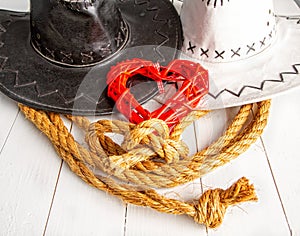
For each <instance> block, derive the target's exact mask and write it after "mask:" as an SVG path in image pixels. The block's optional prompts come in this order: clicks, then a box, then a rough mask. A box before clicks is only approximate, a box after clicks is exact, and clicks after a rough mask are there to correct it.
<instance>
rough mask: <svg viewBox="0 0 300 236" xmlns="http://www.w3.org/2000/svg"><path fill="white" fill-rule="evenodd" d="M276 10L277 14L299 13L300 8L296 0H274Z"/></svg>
mask: <svg viewBox="0 0 300 236" xmlns="http://www.w3.org/2000/svg"><path fill="white" fill-rule="evenodd" d="M274 11H275V13H276V14H277V15H299V13H300V8H299V7H298V5H297V4H296V2H295V1H294V0H274Z"/></svg>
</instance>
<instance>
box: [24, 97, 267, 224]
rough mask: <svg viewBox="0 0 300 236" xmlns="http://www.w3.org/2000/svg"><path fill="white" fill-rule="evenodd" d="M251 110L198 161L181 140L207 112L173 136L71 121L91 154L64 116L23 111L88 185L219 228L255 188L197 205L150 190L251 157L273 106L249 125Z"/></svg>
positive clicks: (153, 124)
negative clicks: (83, 134)
mask: <svg viewBox="0 0 300 236" xmlns="http://www.w3.org/2000/svg"><path fill="white" fill-rule="evenodd" d="M252 106H253V104H251V105H245V106H243V107H241V109H240V111H239V113H238V114H237V115H236V117H235V118H234V120H233V122H232V124H231V125H230V126H229V127H228V129H227V130H226V132H225V133H224V135H223V136H222V137H220V138H219V139H218V140H217V141H216V142H215V143H213V144H212V145H210V146H209V147H207V148H206V149H204V150H202V151H200V152H198V153H196V154H195V155H193V156H189V155H188V154H189V151H188V147H187V145H186V144H184V142H183V141H182V140H180V136H181V134H182V132H183V131H184V129H185V128H186V127H187V126H188V125H190V124H191V123H192V122H193V121H195V120H197V119H199V118H200V117H202V116H204V115H206V114H207V113H208V111H195V112H192V113H191V114H190V115H189V116H187V117H186V118H185V119H183V121H182V122H181V123H180V124H179V125H177V126H176V127H175V128H174V129H173V130H172V132H170V130H169V129H168V127H167V125H166V124H165V123H164V122H163V121H161V120H157V119H153V120H149V121H145V122H142V123H141V124H139V125H134V124H130V123H127V122H123V121H117V120H114V121H111V120H99V121H98V122H95V123H92V124H91V123H90V122H89V120H88V119H86V118H84V117H74V116H67V117H68V118H69V119H70V120H72V121H73V122H74V123H75V124H77V125H78V126H79V127H80V128H82V130H83V131H84V132H86V143H87V144H88V146H89V149H87V148H85V147H84V146H82V145H80V144H79V143H77V142H76V141H75V139H74V137H73V136H72V135H71V134H70V133H69V131H68V130H67V128H66V127H65V125H64V123H63V121H62V119H61V117H60V115H59V114H55V113H51V112H44V111H37V110H34V109H32V108H29V107H26V106H23V105H20V109H21V111H22V112H23V113H24V114H25V116H26V117H27V119H29V120H30V121H31V122H33V123H34V124H35V125H36V126H37V128H39V129H40V130H41V131H42V132H43V133H44V134H46V135H47V137H48V138H49V139H50V140H51V142H52V143H53V145H54V147H55V149H56V151H57V152H58V153H59V155H60V156H61V157H62V159H63V160H64V161H65V162H66V163H67V164H68V165H69V166H70V168H71V170H72V171H73V172H74V173H76V174H77V175H78V176H79V177H81V178H82V179H83V180H84V181H85V182H87V183H88V184H90V185H92V186H94V187H96V188H98V189H101V190H104V191H106V192H109V193H110V194H113V195H115V196H117V197H119V198H121V199H122V200H123V201H125V202H128V203H132V204H135V205H142V206H149V207H151V208H153V209H156V210H158V211H161V212H167V213H172V214H186V215H189V216H191V217H193V218H194V220H195V221H196V222H198V223H203V224H206V225H207V226H209V227H217V226H218V225H219V224H220V223H221V222H222V219H223V217H224V214H225V211H226V208H227V207H228V206H230V205H234V204H237V203H240V202H243V201H249V200H256V199H257V198H256V195H255V192H254V187H253V185H250V184H249V182H248V180H247V179H245V178H242V179H240V180H239V181H238V182H237V183H235V184H234V185H233V186H232V187H230V188H229V189H227V190H221V189H216V190H209V191H207V192H205V193H204V194H203V195H202V196H201V198H200V200H199V201H198V203H186V202H181V201H178V200H174V199H167V198H165V197H163V196H161V195H159V194H157V193H156V192H155V191H154V190H152V189H149V186H152V187H172V186H176V185H179V184H183V183H187V182H189V181H191V180H194V179H196V178H199V177H201V176H203V175H204V174H206V173H208V172H210V171H211V170H213V169H215V168H217V167H219V166H222V165H224V164H225V163H227V162H229V161H231V160H233V159H234V158H236V157H237V156H238V155H240V154H241V153H243V152H244V151H246V150H247V149H248V148H249V147H250V145H251V144H252V143H254V142H255V141H256V140H257V138H258V137H260V135H261V133H262V131H263V129H264V127H265V126H266V122H267V118H268V114H269V108H270V101H264V102H260V103H258V104H257V112H256V114H255V116H254V118H253V119H252V121H251V122H250V123H249V124H248V125H246V121H247V120H248V118H249V116H251V109H252ZM107 133H115V134H120V135H123V136H124V141H123V143H122V144H121V145H119V144H117V143H116V142H114V140H112V139H111V138H109V137H108V136H107V135H106V134H107ZM91 169H99V170H101V171H104V172H106V173H107V174H108V175H113V176H114V177H117V178H119V179H120V180H123V181H126V182H128V181H130V182H131V184H130V185H128V184H121V183H118V182H117V181H115V180H113V179H112V178H109V177H104V176H100V175H97V176H96V175H95V174H94V173H93V171H91ZM132 184H135V185H136V187H133V186H132Z"/></svg>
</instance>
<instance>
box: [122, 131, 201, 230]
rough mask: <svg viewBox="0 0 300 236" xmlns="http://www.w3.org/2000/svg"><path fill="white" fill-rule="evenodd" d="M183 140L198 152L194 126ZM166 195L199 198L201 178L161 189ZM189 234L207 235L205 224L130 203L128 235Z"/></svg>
mask: <svg viewBox="0 0 300 236" xmlns="http://www.w3.org/2000/svg"><path fill="white" fill-rule="evenodd" d="M183 140H184V141H185V142H186V143H187V144H188V145H189V147H190V152H191V153H192V154H193V153H195V152H196V142H195V132H194V126H193V125H191V126H189V127H188V128H187V130H186V131H185V132H184V135H183ZM159 192H160V193H161V194H164V195H165V196H166V197H169V198H175V199H179V200H183V201H191V200H195V199H198V198H199V196H200V195H201V193H202V191H201V184H200V180H199V179H198V180H196V181H194V182H193V183H188V184H186V185H183V186H179V187H176V188H172V189H167V190H159ZM148 235H149V236H152V235H157V236H162V235H172V236H176V235H178V236H182V235H185V236H189V235H193V236H194V235H199V236H201V235H206V229H205V227H204V226H203V225H198V224H196V223H195V222H194V221H193V219H190V218H189V217H187V216H174V215H168V214H163V213H159V212H156V211H154V210H152V209H149V208H142V207H137V206H133V205H128V210H127V220H126V236H148Z"/></svg>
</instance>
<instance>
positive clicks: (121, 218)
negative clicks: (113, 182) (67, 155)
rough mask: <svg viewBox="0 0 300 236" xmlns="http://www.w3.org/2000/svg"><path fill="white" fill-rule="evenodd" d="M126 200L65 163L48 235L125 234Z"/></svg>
mask: <svg viewBox="0 0 300 236" xmlns="http://www.w3.org/2000/svg"><path fill="white" fill-rule="evenodd" d="M124 222H125V204H123V203H122V202H121V201H120V200H118V199H117V198H115V197H113V196H110V195H108V194H107V193H105V192H101V191H99V190H97V189H94V188H92V187H90V186H88V185H87V184H86V183H84V182H83V181H82V180H81V179H79V178H78V177H77V176H76V175H75V174H74V173H72V172H71V171H70V169H69V167H67V166H66V165H65V164H64V166H63V168H62V172H61V174H60V179H59V183H58V186H57V191H56V194H55V198H54V202H53V206H52V209H51V214H50V218H49V222H48V226H47V229H46V234H45V235H70V236H76V235H78V236H81V235H123V231H124Z"/></svg>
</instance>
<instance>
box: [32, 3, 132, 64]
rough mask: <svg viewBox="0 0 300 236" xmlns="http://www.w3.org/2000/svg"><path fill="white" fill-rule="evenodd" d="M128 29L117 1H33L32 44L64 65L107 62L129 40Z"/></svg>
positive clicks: (37, 49)
mask: <svg viewBox="0 0 300 236" xmlns="http://www.w3.org/2000/svg"><path fill="white" fill-rule="evenodd" d="M127 38H128V29H127V25H126V23H125V22H124V20H123V19H122V16H121V13H120V11H119V9H118V8H117V5H116V2H115V0H31V42H32V45H33V47H34V48H35V50H36V51H37V52H38V53H39V54H41V55H42V56H43V57H45V58H47V59H48V60H50V61H52V62H55V63H57V64H60V65H66V66H73V67H84V66H89V65H94V64H97V63H99V62H103V61H104V60H105V59H107V58H109V57H110V56H112V55H113V54H114V53H116V52H117V51H118V50H120V49H121V48H122V47H123V46H124V45H125V44H126V41H127Z"/></svg>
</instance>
